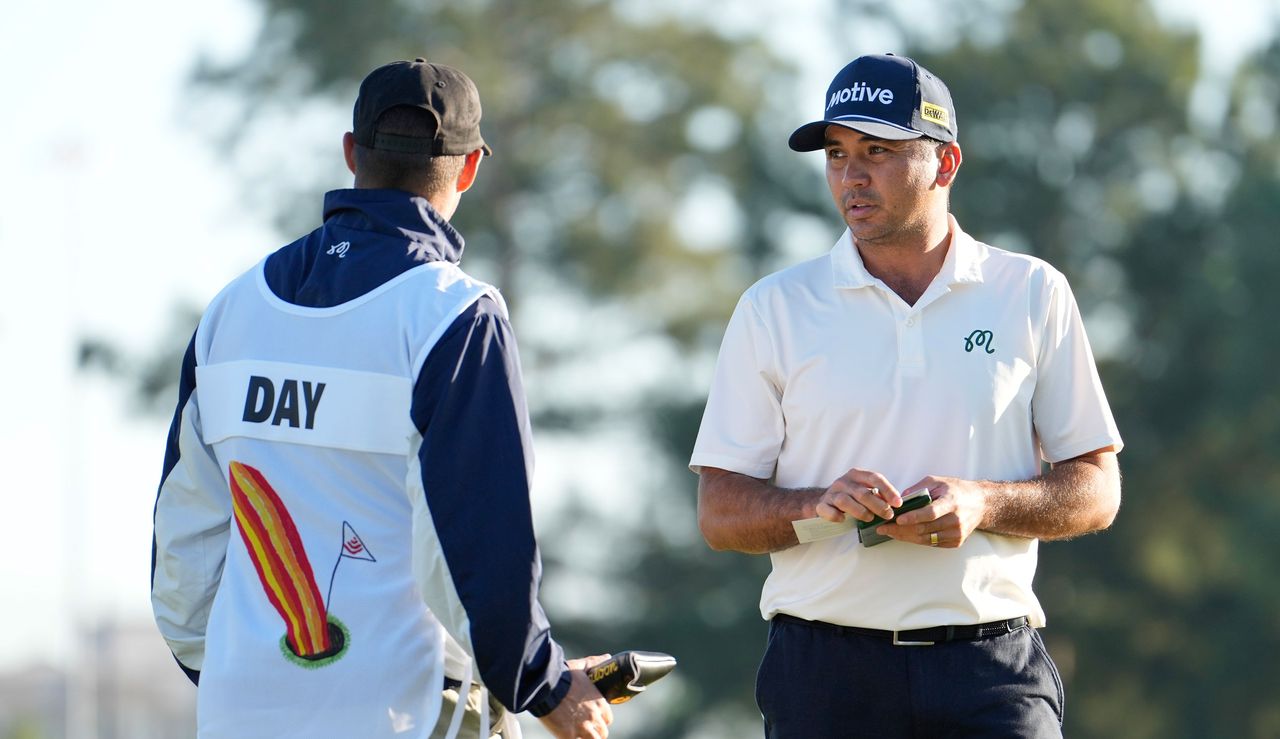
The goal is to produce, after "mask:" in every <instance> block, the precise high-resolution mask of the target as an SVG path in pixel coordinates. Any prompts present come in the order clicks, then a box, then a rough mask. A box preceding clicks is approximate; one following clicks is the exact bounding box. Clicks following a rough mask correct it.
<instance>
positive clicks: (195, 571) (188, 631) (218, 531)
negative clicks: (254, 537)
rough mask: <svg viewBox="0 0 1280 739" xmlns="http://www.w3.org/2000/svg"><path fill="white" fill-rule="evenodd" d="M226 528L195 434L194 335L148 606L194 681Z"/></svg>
mask: <svg viewBox="0 0 1280 739" xmlns="http://www.w3.org/2000/svg"><path fill="white" fill-rule="evenodd" d="M230 531H231V499H230V495H229V494H228V492H227V487H226V482H225V480H224V479H223V477H222V473H221V470H220V468H219V466H218V462H217V460H216V459H215V458H214V456H213V451H212V450H211V449H210V448H209V447H208V446H206V445H205V444H204V442H203V441H202V439H201V433H200V409H199V395H198V391H197V388H196V373H195V337H194V336H193V337H192V340H191V344H190V345H188V347H187V351H186V354H185V356H184V357H183V359H182V371H181V375H180V376H179V383H178V406H177V409H176V410H175V412H174V416H173V422H172V424H171V425H170V427H169V437H168V443H167V446H166V449H165V458H164V470H163V472H162V474H161V477H160V488H159V491H158V492H157V494H156V505H155V513H154V533H153V537H152V542H151V607H152V611H153V614H154V616H155V620H156V625H157V626H158V627H159V628H160V633H161V635H162V636H164V639H165V641H166V642H168V644H169V649H170V650H171V651H172V652H173V656H174V658H175V659H176V660H177V661H178V666H179V667H181V668H182V670H183V672H185V673H186V674H187V677H188V678H190V679H191V681H192V682H193V683H197V684H199V681H200V669H201V667H202V665H203V663H204V644H205V631H206V628H207V626H208V623H209V609H210V607H211V606H212V605H213V597H214V595H215V594H216V593H217V592H218V584H219V582H220V581H221V579H222V567H223V563H224V562H225V560H226V551H227V538H228V536H229V535H230Z"/></svg>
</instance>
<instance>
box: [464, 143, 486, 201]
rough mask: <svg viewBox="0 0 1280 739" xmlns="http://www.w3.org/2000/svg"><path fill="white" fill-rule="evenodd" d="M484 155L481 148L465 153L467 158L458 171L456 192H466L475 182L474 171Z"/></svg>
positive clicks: (478, 167)
mask: <svg viewBox="0 0 1280 739" xmlns="http://www.w3.org/2000/svg"><path fill="white" fill-rule="evenodd" d="M483 157H484V150H483V149H476V150H475V151H473V152H471V153H470V154H467V159H466V161H465V162H464V163H463V165H462V171H461V172H459V173H458V192H466V191H467V190H470V189H471V186H472V185H473V184H475V181H476V172H478V171H479V170H480V160H481V159H482V158H483Z"/></svg>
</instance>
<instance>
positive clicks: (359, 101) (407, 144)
mask: <svg viewBox="0 0 1280 739" xmlns="http://www.w3.org/2000/svg"><path fill="white" fill-rule="evenodd" d="M399 105H411V106H413V107H415V108H421V109H423V110H425V111H427V112H428V113H431V115H432V116H433V117H434V118H435V119H436V131H435V135H434V136H432V137H430V138H422V137H417V136H399V135H396V134H390V133H378V130H377V122H378V116H380V115H382V114H383V113H385V112H386V111H387V110H389V109H391V108H394V107H396V106H399ZM352 118H353V124H352V125H353V129H354V130H353V133H354V134H355V137H356V143H357V144H359V145H361V146H364V147H367V148H370V149H382V150H384V151H399V152H406V153H413V154H431V155H433V156H440V155H455V154H469V153H471V152H473V151H475V150H476V149H483V150H484V153H485V154H488V155H489V156H493V150H492V149H490V148H489V145H488V144H486V143H485V142H484V138H483V137H481V136H480V93H479V91H478V90H476V85H475V83H474V82H472V81H471V79H470V78H469V77H467V76H466V75H465V74H463V73H462V72H460V71H458V70H457V69H454V68H453V67H449V66H446V65H444V64H433V63H431V62H428V61H427V60H426V59H423V58H422V57H418V58H417V59H414V60H413V61H411V62H403V61H402V62H391V63H390V64H384V65H382V66H381V67H378V68H377V69H375V70H373V71H372V72H370V73H369V76H367V77H365V78H364V81H363V82H361V83H360V93H359V95H357V96H356V106H355V111H354V113H353V115H352Z"/></svg>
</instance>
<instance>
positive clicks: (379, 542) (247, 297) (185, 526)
mask: <svg viewBox="0 0 1280 739" xmlns="http://www.w3.org/2000/svg"><path fill="white" fill-rule="evenodd" d="M480 116H481V108H480V97H479V93H478V92H477V90H476V86H475V84H474V83H473V82H472V81H471V80H470V79H469V78H468V77H467V76H466V75H465V74H463V73H462V72H461V71H459V70H457V69H455V68H453V67H450V66H446V65H443V64H435V63H431V62H428V61H426V60H424V59H421V58H419V59H416V60H413V61H400V62H392V63H390V64H387V65H384V66H381V67H378V68H377V69H375V70H373V71H372V72H370V73H369V75H368V76H367V77H365V79H364V81H363V82H362V83H361V85H360V91H359V95H358V97H357V98H356V102H355V109H354V113H353V130H352V131H350V132H347V133H346V134H345V135H344V136H343V138H342V152H343V157H344V159H345V161H346V164H347V166H348V167H349V168H350V170H351V172H352V174H354V176H355V183H354V184H355V186H354V188H353V189H342V190H334V191H332V192H329V193H328V194H327V195H325V199H324V222H323V224H321V225H320V226H319V227H318V228H316V229H315V230H314V231H312V232H311V233H309V234H306V235H304V236H302V237H301V238H299V239H298V240H296V241H294V242H293V243H291V244H288V245H287V246H284V247H282V248H281V249H279V250H277V251H275V252H274V253H272V254H270V255H268V256H267V257H266V258H265V259H263V260H262V261H261V262H260V263H259V264H258V265H256V266H255V267H253V268H252V269H250V270H249V271H248V272H247V273H245V274H244V275H242V276H241V277H239V278H237V279H236V280H234V281H232V282H231V284H230V285H228V286H227V287H226V288H225V289H224V290H223V291H222V292H221V293H220V294H219V295H218V296H217V297H216V298H214V300H213V302H212V304H211V305H210V306H209V308H208V309H207V310H206V311H205V314H204V316H203V317H202V319H201V321H200V325H199V328H197V330H196V333H195V336H194V337H193V338H192V340H191V344H190V346H189V347H188V348H187V352H186V357H185V358H184V360H183V363H182V370H181V382H180V387H179V396H178V404H177V410H176V413H175V415H174V419H173V425H172V427H171V429H170V432H169V443H168V449H167V451H166V454H165V462H164V472H163V476H162V479H161V484H160V490H159V493H158V496H157V500H156V508H155V538H154V548H153V552H154V557H153V566H152V589H151V598H152V604H153V607H154V611H155V618H156V623H157V624H158V625H159V627H160V631H161V633H162V634H163V636H164V638H165V639H166V641H167V642H168V644H169V647H170V648H171V649H172V651H173V654H174V656H175V657H176V659H177V660H178V663H179V665H181V667H182V669H183V670H184V671H185V672H186V673H187V675H188V676H189V677H190V678H191V679H192V681H194V682H197V683H198V697H197V712H198V732H199V736H200V737H201V738H202V739H215V738H216V737H227V738H228V739H244V738H246V737H262V738H264V739H265V738H267V737H270V738H271V739H280V738H282V737H298V738H299V739H302V738H306V739H312V738H314V737H352V738H355V737H360V738H361V739H363V738H366V737H387V738H388V739H390V738H391V737H395V739H409V738H415V739H459V738H460V739H477V738H487V737H491V736H496V735H500V736H502V737H504V738H505V739H512V738H513V737H518V736H519V734H520V727H519V725H518V724H517V723H516V721H515V720H514V719H513V717H512V715H511V714H512V713H513V712H522V711H528V712H530V713H532V714H533V715H535V716H538V717H539V718H540V719H541V720H542V723H543V725H544V726H545V727H546V728H547V729H548V730H549V731H550V732H551V733H552V735H553V736H555V737H557V738H558V739H604V737H606V736H607V735H608V733H609V731H608V725H609V723H610V721H611V720H612V713H611V709H610V708H609V705H608V703H606V702H605V700H604V698H603V697H602V696H601V695H600V693H599V692H598V691H597V690H596V688H595V687H594V686H593V685H592V683H591V681H590V680H588V678H587V676H586V673H585V672H583V668H584V667H588V666H590V665H591V664H593V663H594V662H595V661H599V660H600V659H602V658H589V660H572V661H566V660H565V658H564V652H563V650H562V649H561V647H560V645H559V644H558V643H557V642H556V640H555V639H554V638H552V634H551V627H550V624H549V623H548V620H547V617H546V614H545V613H544V611H543V608H542V605H541V603H540V600H539V595H538V589H539V584H540V580H541V574H542V562H541V558H540V555H539V551H538V545H537V541H536V540H535V537H534V530H533V522H532V517H531V514H530V504H529V483H530V479H531V477H532V465H533V459H532V456H531V444H530V438H529V416H528V410H527V408H526V404H525V398H524V389H523V386H522V382H521V372H520V361H519V356H518V353H517V351H516V344H515V337H514V335H513V334H512V329H511V324H510V322H509V321H508V318H507V311H506V307H505V305H504V303H503V300H502V297H501V295H500V294H499V293H498V291H497V290H496V289H494V288H493V287H492V286H490V285H487V284H485V283H483V282H480V281H479V280H476V279H474V278H472V277H471V276H470V275H468V274H467V273H466V272H464V271H463V270H462V268H461V267H460V266H459V261H460V260H461V258H462V252H463V239H462V236H461V235H460V234H459V233H458V231H457V230H456V229H454V227H453V226H452V225H451V224H450V221H449V219H450V218H451V217H452V216H453V214H454V211H455V210H456V209H457V208H458V205H459V202H460V201H461V198H462V196H463V194H464V193H465V192H466V191H467V190H468V189H469V188H470V187H471V185H472V183H473V182H475V180H476V177H477V173H478V170H479V167H480V163H481V161H482V159H483V158H484V157H485V156H486V155H488V154H490V153H492V152H491V150H490V148H489V146H488V144H486V143H485V141H484V138H483V137H482V136H481V133H480ZM335 153H336V152H335Z"/></svg>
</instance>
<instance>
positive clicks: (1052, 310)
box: [1031, 271, 1124, 463]
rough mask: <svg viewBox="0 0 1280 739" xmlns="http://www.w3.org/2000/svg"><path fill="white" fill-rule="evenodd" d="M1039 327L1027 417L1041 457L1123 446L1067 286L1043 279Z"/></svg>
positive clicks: (1055, 458) (1056, 276) (1052, 276)
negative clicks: (1033, 392) (1031, 394)
mask: <svg viewBox="0 0 1280 739" xmlns="http://www.w3.org/2000/svg"><path fill="white" fill-rule="evenodd" d="M1040 308H1041V311H1042V313H1041V315H1043V316H1044V319H1043V321H1042V322H1040V326H1041V337H1040V346H1039V349H1038V351H1039V356H1038V358H1037V376H1036V389H1035V394H1034V395H1033V396H1032V399H1031V415H1032V421H1033V423H1034V424H1035V430H1036V435H1037V436H1038V437H1039V439H1040V449H1041V456H1042V457H1043V458H1044V459H1045V460H1046V461H1048V462H1050V463H1057V462H1061V461H1063V460H1067V459H1071V458H1072V457H1077V456H1079V455H1081V454H1084V453H1086V452H1091V451H1093V450H1095V449H1102V448H1104V447H1108V446H1113V447H1115V451H1117V452H1118V451H1120V449H1121V447H1123V446H1124V442H1123V441H1122V440H1121V438H1120V432H1119V430H1118V429H1117V428H1116V422H1115V419H1114V418H1113V417H1112V415H1111V407H1110V406H1109V405H1108V404H1107V397H1106V394H1105V393H1104V392H1103V389H1102V380H1101V379H1100V378H1099V376H1098V368H1097V365H1096V364H1095V363H1094V359H1093V350H1092V349H1091V348H1090V347H1089V339H1088V337H1087V336H1086V335H1085V330H1084V322H1083V320H1081V317H1080V309H1079V306H1077V305H1076V300H1075V296H1074V295H1073V294H1072V292H1071V286H1070V285H1069V284H1067V280H1066V278H1065V277H1063V276H1062V274H1060V273H1058V272H1057V271H1050V272H1049V273H1048V274H1047V275H1046V283H1045V285H1044V287H1043V288H1042V290H1041V306H1040Z"/></svg>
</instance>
